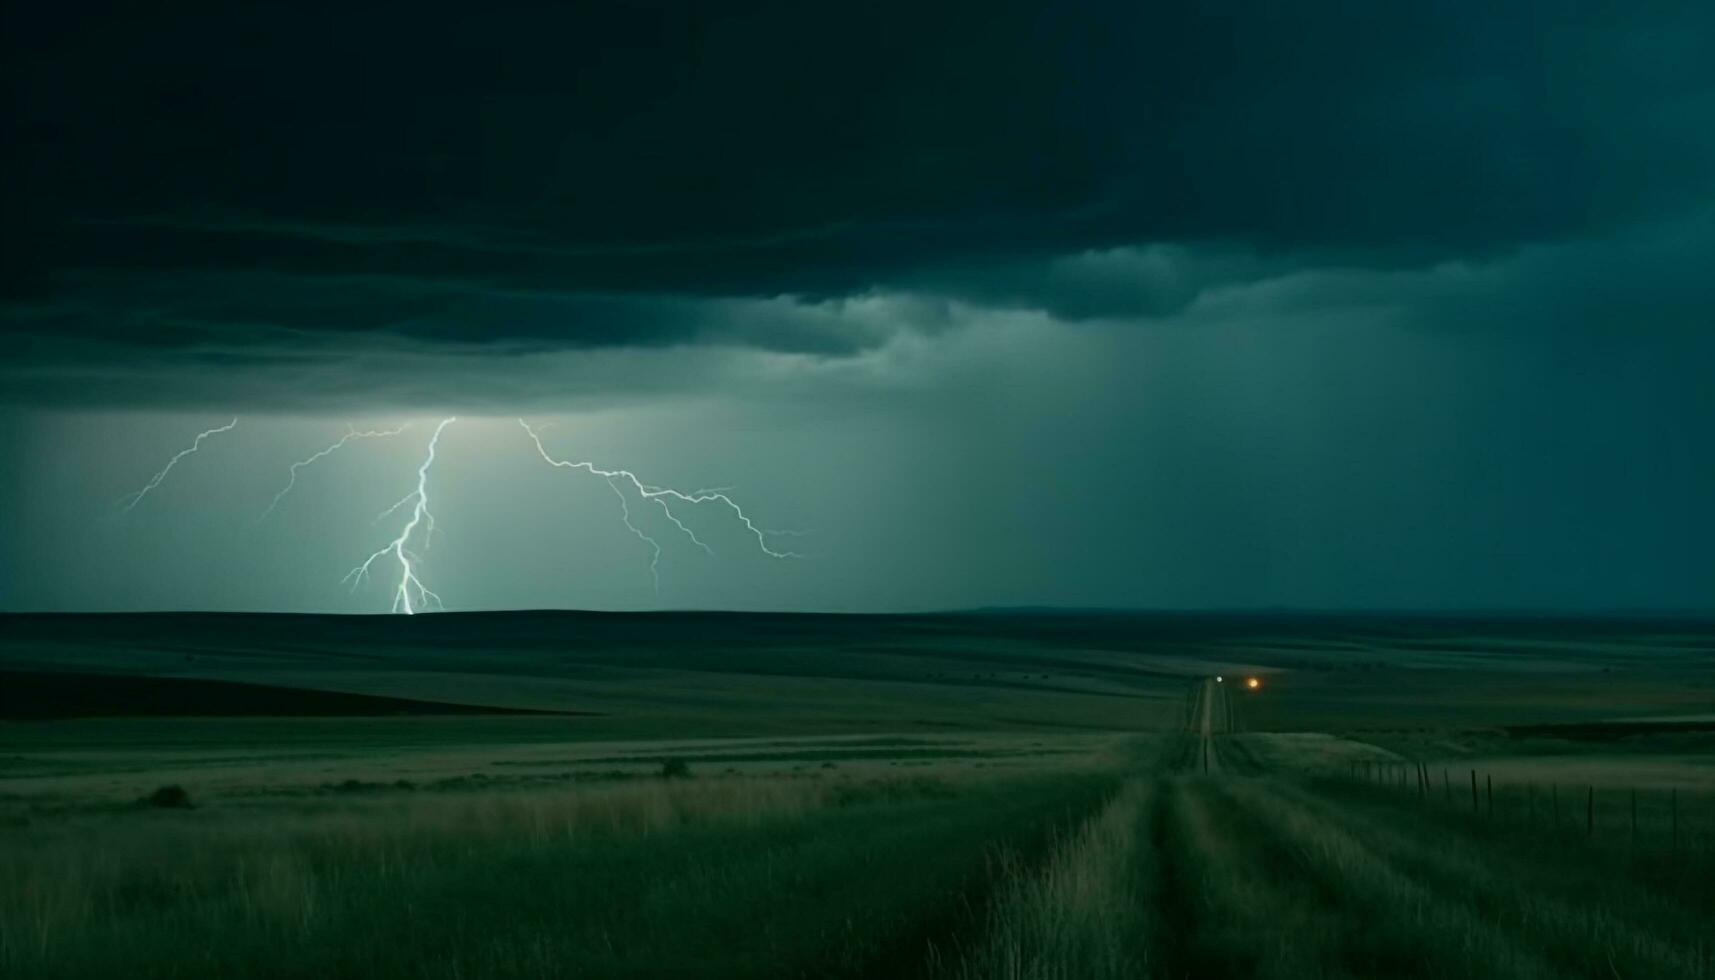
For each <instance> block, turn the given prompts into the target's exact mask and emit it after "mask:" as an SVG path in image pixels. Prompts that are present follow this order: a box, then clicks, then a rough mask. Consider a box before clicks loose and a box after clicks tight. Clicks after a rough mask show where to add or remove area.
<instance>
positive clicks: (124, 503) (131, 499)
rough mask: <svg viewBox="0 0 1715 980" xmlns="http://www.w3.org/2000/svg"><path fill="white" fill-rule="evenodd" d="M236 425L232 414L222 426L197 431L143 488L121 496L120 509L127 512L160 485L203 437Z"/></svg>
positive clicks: (193, 450)
mask: <svg viewBox="0 0 1715 980" xmlns="http://www.w3.org/2000/svg"><path fill="white" fill-rule="evenodd" d="M237 425H238V418H237V416H234V417H233V419H232V421H231V422H228V423H226V424H225V425H223V426H220V427H218V428H214V429H209V430H207V431H206V432H199V433H197V437H196V441H194V442H192V443H191V444H190V446H189V447H187V448H185V449H181V450H179V452H178V454H177V455H175V456H174V457H173V458H172V459H169V460H167V465H165V466H163V467H161V472H159V473H156V474H155V476H154V478H153V479H151V480H150V481H149V482H148V483H146V484H144V486H143V489H141V490H138V491H137V492H135V493H130V494H127V495H125V496H124V497H122V498H121V507H122V509H123V510H125V511H126V512H127V513H129V512H130V511H131V508H133V507H136V506H137V505H138V504H139V503H141V502H142V500H143V498H144V497H147V496H148V495H149V491H151V490H153V489H155V488H156V487H158V486H160V485H161V481H162V480H165V479H166V478H167V474H168V473H170V472H172V470H173V467H174V466H177V465H178V462H179V460H181V459H184V458H185V457H186V456H189V455H190V454H191V453H194V452H196V451H197V450H198V449H201V448H202V441H203V440H204V439H207V438H208V437H209V436H212V435H215V434H217V433H221V432H231V431H232V430H233V428H235V427H236V426H237Z"/></svg>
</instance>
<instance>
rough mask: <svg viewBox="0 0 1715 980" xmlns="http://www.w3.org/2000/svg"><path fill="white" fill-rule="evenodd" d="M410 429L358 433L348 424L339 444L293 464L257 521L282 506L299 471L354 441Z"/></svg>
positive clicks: (399, 428) (296, 479)
mask: <svg viewBox="0 0 1715 980" xmlns="http://www.w3.org/2000/svg"><path fill="white" fill-rule="evenodd" d="M410 427H411V424H410V423H409V422H407V423H405V424H404V425H401V426H399V427H398V428H396V429H365V430H363V431H358V429H357V428H356V427H355V426H353V425H351V424H349V423H347V425H346V427H345V435H343V436H340V437H339V441H338V442H335V443H334V444H333V445H331V446H328V447H327V448H326V449H323V450H321V451H320V452H318V453H316V454H315V455H313V456H310V457H307V458H305V459H300V460H298V461H297V462H296V463H293V464H292V466H291V471H290V472H289V473H288V474H287V477H286V485H285V486H284V487H281V488H280V492H279V493H277V494H275V495H274V500H273V501H272V502H271V503H269V504H268V509H267V510H265V511H263V512H262V516H261V517H258V518H257V520H259V521H260V520H265V519H266V518H267V517H268V515H269V514H272V513H274V508H276V507H278V506H280V501H282V500H284V499H285V498H286V494H288V493H291V492H292V488H293V487H294V486H296V485H297V483H298V471H299V470H301V469H303V468H304V467H306V466H308V465H310V464H311V463H314V462H315V461H316V460H318V459H321V458H323V457H325V456H330V455H332V454H333V453H335V452H337V451H338V450H340V449H341V448H343V447H344V446H345V444H346V443H348V442H350V441H352V440H353V439H378V438H381V437H384V436H396V435H398V434H399V433H401V432H404V431H405V430H406V429H408V428H410ZM407 499H409V498H407ZM383 516H385V515H383Z"/></svg>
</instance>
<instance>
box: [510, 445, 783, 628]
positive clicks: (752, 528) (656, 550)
mask: <svg viewBox="0 0 1715 980" xmlns="http://www.w3.org/2000/svg"><path fill="white" fill-rule="evenodd" d="M518 424H519V425H520V426H521V427H523V429H524V431H525V433H526V434H528V435H529V436H530V441H531V442H533V443H535V445H536V452H537V454H539V455H540V456H541V457H542V460H543V461H544V462H546V463H547V464H548V465H549V466H553V467H556V468H559V469H568V470H583V471H584V472H586V473H589V474H590V475H591V476H599V477H601V478H602V479H603V480H605V481H606V482H607V485H608V487H609V488H610V489H612V490H613V492H614V494H615V495H616V496H618V497H619V507H620V517H621V519H623V520H624V521H625V526H626V527H628V528H630V529H631V533H633V534H635V535H637V536H638V537H639V538H640V539H642V540H643V541H644V542H645V543H646V544H648V545H649V547H650V548H651V549H652V551H653V556H652V557H651V558H650V561H649V575H650V578H651V579H652V580H653V581H654V583H655V591H656V593H657V594H659V593H660V591H661V576H660V571H659V566H660V563H661V543H660V542H659V541H656V540H655V539H654V538H652V537H650V536H649V535H648V534H647V533H645V532H644V530H643V529H642V528H640V527H638V526H637V525H636V524H634V523H632V520H631V507H630V505H629V504H627V502H626V497H625V491H624V490H623V489H621V487H622V486H623V485H624V484H626V483H629V484H630V485H631V488H632V489H633V490H635V491H636V492H637V495H638V496H639V497H641V498H642V499H644V500H651V501H654V502H655V504H656V505H658V506H659V507H660V508H661V512H662V513H663V514H664V515H666V517H667V520H668V521H670V522H671V523H672V524H673V526H674V527H676V528H678V529H679V530H680V531H681V532H682V533H683V534H684V535H685V536H686V537H687V538H689V539H690V540H691V543H692V544H695V545H696V546H697V547H699V548H701V549H703V550H704V551H705V552H708V553H709V554H711V555H712V554H714V549H712V548H710V547H709V546H708V544H707V543H705V542H704V541H703V540H702V539H701V538H699V537H697V534H696V532H695V531H693V530H691V528H690V527H689V526H688V525H686V524H685V522H684V521H682V520H680V519H679V516H678V515H677V514H675V513H673V508H672V506H671V504H672V503H673V502H677V503H684V504H706V503H719V504H722V505H724V506H725V507H727V508H728V509H730V510H731V511H732V512H733V514H734V515H736V516H737V517H738V520H739V523H741V524H743V525H744V526H745V529H746V530H748V531H749V532H750V533H751V534H752V535H754V536H755V537H756V545H757V547H758V548H760V549H761V550H762V553H763V554H765V555H767V556H768V557H770V558H801V557H803V556H802V555H800V554H798V553H797V552H795V551H777V550H775V549H774V548H771V547H769V544H768V539H769V538H770V537H771V536H773V535H776V534H784V533H789V532H781V531H771V530H768V529H766V528H761V527H757V526H756V523H755V522H754V521H752V520H751V519H750V516H749V515H748V514H746V513H745V512H744V508H742V507H740V506H739V505H738V502H737V501H735V500H733V499H732V498H731V497H729V496H727V490H728V489H730V488H727V487H711V488H706V489H702V490H694V491H692V492H690V493H685V492H682V491H679V490H674V489H672V488H671V487H662V486H656V485H655V484H652V483H644V482H643V481H642V480H640V479H638V477H637V474H635V473H633V472H631V471H630V470H604V469H602V468H600V467H598V466H596V465H595V464H594V463H592V462H588V461H586V460H567V459H556V458H554V457H553V456H550V455H549V454H548V449H547V447H546V446H544V445H542V437H541V434H540V429H538V428H533V427H532V426H531V425H530V423H528V422H526V421H524V420H523V419H519V420H518Z"/></svg>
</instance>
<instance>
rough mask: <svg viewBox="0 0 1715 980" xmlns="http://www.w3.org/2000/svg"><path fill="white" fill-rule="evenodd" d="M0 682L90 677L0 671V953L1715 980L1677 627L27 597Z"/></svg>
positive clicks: (320, 971) (268, 972) (1699, 785)
mask: <svg viewBox="0 0 1715 980" xmlns="http://www.w3.org/2000/svg"><path fill="white" fill-rule="evenodd" d="M8 670H10V671H33V672H37V674H38V675H39V674H41V673H42V672H50V673H51V672H66V671H71V672H79V673H93V674H95V675H97V676H93V677H78V678H71V679H69V681H68V679H67V678H63V677H62V678H59V679H57V680H55V681H54V682H53V683H44V684H37V685H36V686H35V687H32V688H30V690H31V691H32V692H33V694H32V695H31V696H30V698H29V699H28V702H27V703H26V702H25V701H24V700H23V699H22V696H21V695H20V694H19V693H17V692H16V691H5V690H3V689H0V714H3V715H5V716H6V717H8V718H14V719H23V718H29V719H31V720H12V721H0V975H4V976H31V977H35V976H43V977H56V976H65V977H74V976H75V977H97V976H101V977H106V976H161V977H234V976H276V977H297V976H314V977H338V976H350V977H359V976H401V977H404V976H433V977H487V976H527V977H538V976H539V977H549V976H591V977H605V976H636V977H645V976H735V977H736V976H818V977H819V976H887V977H893V976H936V977H955V976H962V977H977V976H983V977H987V976H1005V977H1067V978H1071V977H1104V976H1111V977H1120V976H1154V977H1253V976H1255V977H1283V978H1285V977H1371V976H1421V977H1441V976H1472V977H1513V976H1527V977H1529V976H1542V977H1550V976H1553V977H1561V976H1574V977H1614V976H1620V977H1708V976H1711V975H1715V885H1712V884H1711V882H1715V630H1711V629H1709V628H1707V627H1705V626H1699V625H1696V624H1685V623H1673V622H1667V623H1646V622H1629V621H1600V622H1551V621H1521V620H1511V621H1489V622H1482V621H1459V620H1400V619H1383V618H1375V617H1369V618H1362V617H1360V618H1345V619H1340V618H1291V617H1227V618H1221V617H1191V616H1181V617H1141V616H1119V615H1022V614H994V615H976V616H925V617H873V618H872V617H807V616H789V617H765V616H721V615H696V614H691V615H684V616H659V617H623V616H590V615H563V616H562V615H554V614H520V615H517V616H437V617H419V618H418V619H415V620H410V621H403V620H395V619H337V618H319V617H103V618H92V619H56V618H45V617H26V618H15V619H11V620H6V621H5V622H4V632H3V633H0V671H8ZM1216 675H1220V676H1221V677H1222V682H1221V683H1219V684H1217V683H1215V682H1214V680H1213V678H1214V677H1215V676H1216ZM139 676H147V677H149V678H151V680H150V681H149V682H148V685H147V690H146V695H145V696H143V697H140V698H139V700H144V701H147V703H148V704H149V705H151V706H153V707H152V710H150V711H148V712H146V713H148V714H150V715H152V716H151V717H127V716H125V713H124V711H123V708H116V707H115V705H116V704H120V705H123V704H124V703H125V702H124V698H125V697H127V696H131V695H132V694H134V692H136V691H138V690H139V688H138V687H137V686H136V682H135V681H133V680H132V678H135V677H139ZM1249 676H1255V677H1257V678H1258V679H1259V680H1260V682H1261V687H1260V689H1259V690H1256V691H1254V692H1252V691H1247V690H1246V689H1244V688H1243V687H1241V686H1240V684H1239V682H1240V681H1242V679H1243V678H1245V677H1249ZM180 678H193V679H196V680H197V681H207V682H219V683H201V684H199V683H192V684H184V683H181V682H179V681H178V679H180ZM234 684H240V685H252V687H245V688H242V689H235V688H233V687H232V686H231V685H234ZM80 685H87V687H82V686H80ZM128 685H129V686H128ZM20 689H22V687H21V686H20ZM55 691H59V692H61V693H59V694H54V693H53V692H55ZM235 691H236V693H235ZM43 692H47V693H45V694H44V693H43ZM317 692H341V693H349V694H359V695H366V696H370V697H372V698H378V699H379V698H391V699H407V700H408V701H410V702H414V703H403V704H401V703H398V702H396V701H362V700H359V699H346V700H341V699H340V698H338V697H329V696H326V695H322V694H319V693H317ZM223 698H231V699H233V700H232V703H234V704H240V705H242V706H243V707H244V709H245V714H244V716H242V717H232V716H228V715H223V714H222V713H221V712H222V709H223V702H222V699H223ZM437 702H438V703H441V704H450V705H455V706H458V707H457V708H456V709H455V710H459V711H465V710H469V707H470V706H473V705H474V706H478V707H483V706H486V707H490V708H509V709H521V708H522V709H532V710H537V711H548V712H561V713H556V714H537V715H518V714H513V715H504V714H476V715H469V714H447V713H444V712H445V710H446V709H444V708H439V707H437V706H436V704H435V703H437ZM162 706H167V707H165V708H163V707H162ZM307 706H313V707H307ZM169 709H170V710H169ZM138 710H139V711H141V710H142V709H141V708H139V709H138ZM311 710H314V711H315V712H316V713H317V714H316V716H304V715H302V714H295V713H294V712H304V711H311ZM185 711H194V712H198V713H197V714H180V713H175V712H185ZM375 711H385V712H387V713H386V714H382V715H376V714H373V713H371V712H375ZM352 712H356V713H352ZM1474 776H1475V778H1473V777H1474ZM1474 784H1475V785H1477V786H1478V790H1477V792H1476V793H1475V795H1473V790H1472V787H1473V785H1474ZM163 785H176V786H180V787H183V788H184V789H185V790H186V791H187V792H188V795H189V800H190V802H191V803H193V804H194V806H192V807H190V808H175V807H159V806H145V805H140V804H139V803H138V802H137V801H138V799H139V797H143V796H145V795H147V794H150V793H151V792H153V791H154V790H156V789H157V788H159V787H161V786H163ZM1634 814H1635V816H1634Z"/></svg>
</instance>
